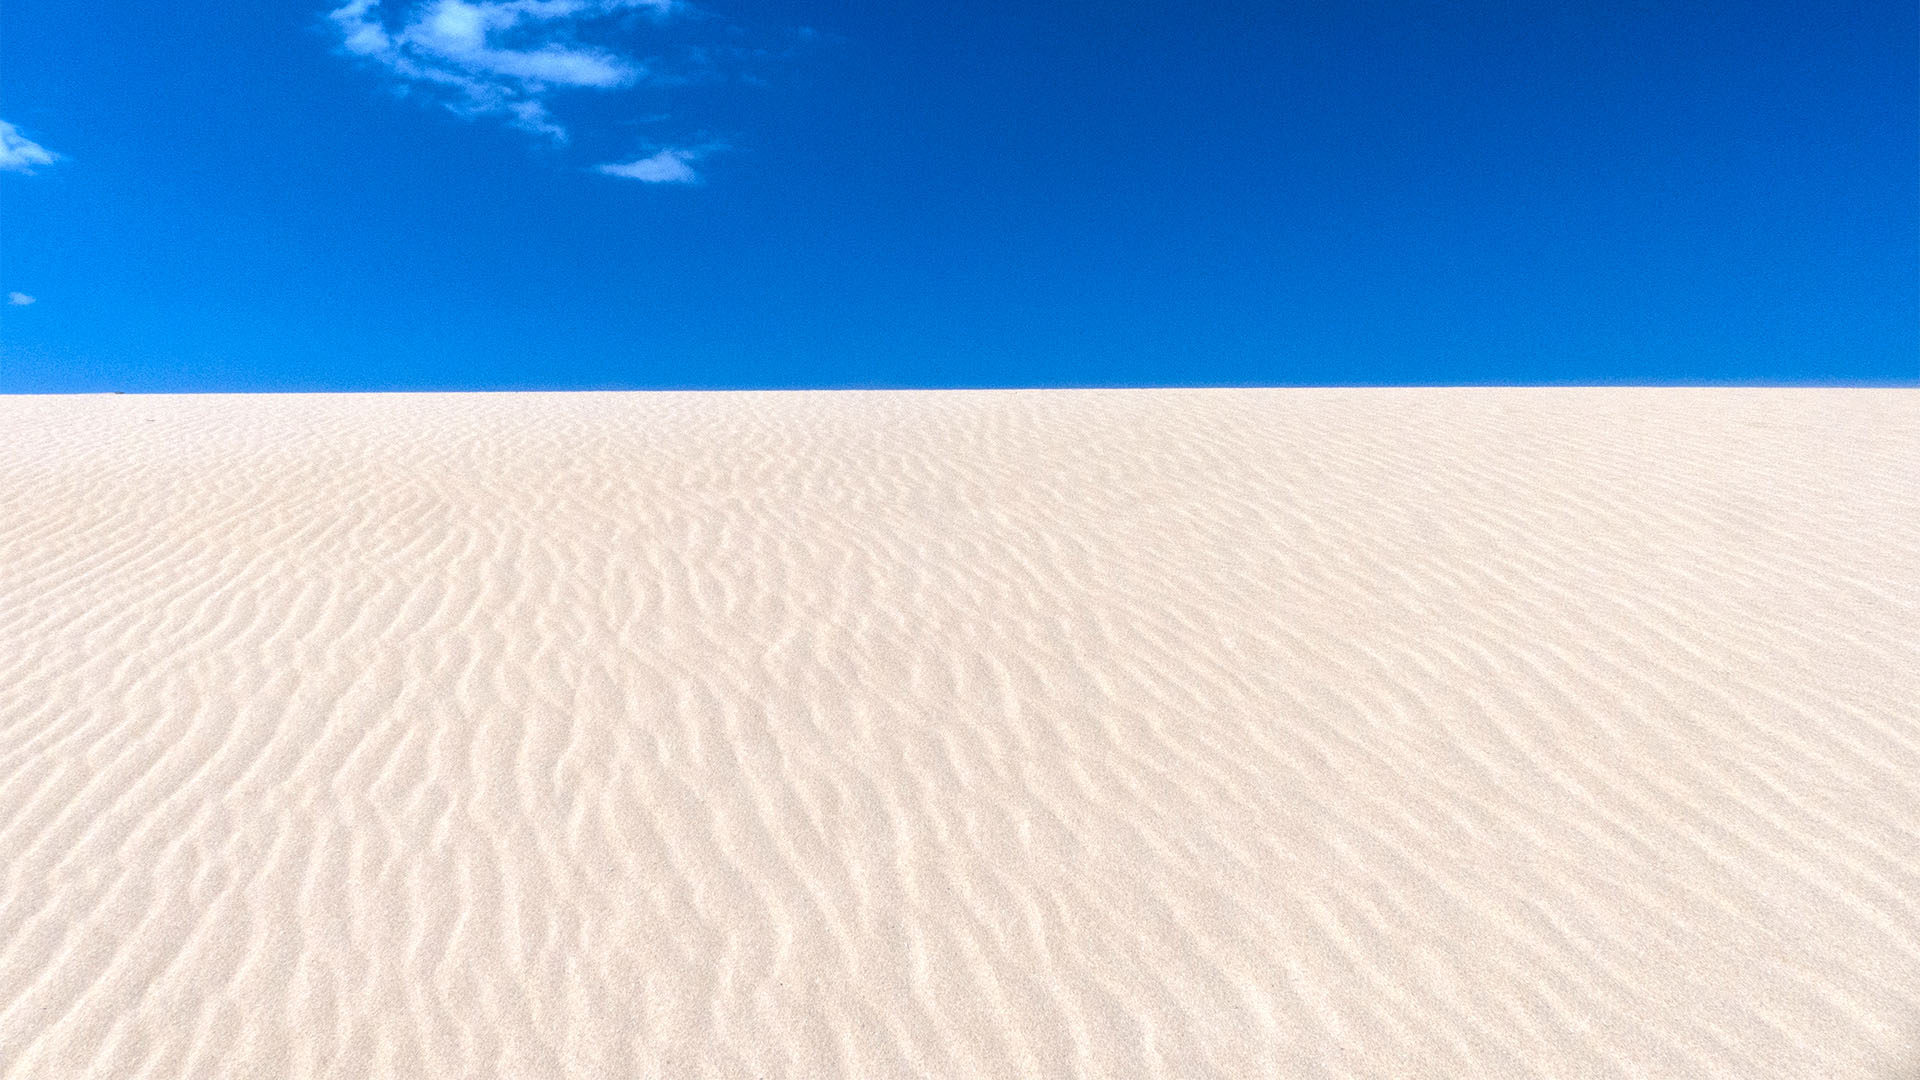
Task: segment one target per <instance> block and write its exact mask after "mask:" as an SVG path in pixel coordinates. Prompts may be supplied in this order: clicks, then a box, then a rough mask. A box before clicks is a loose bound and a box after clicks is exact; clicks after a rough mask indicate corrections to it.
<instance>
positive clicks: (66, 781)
mask: <svg viewBox="0 0 1920 1080" xmlns="http://www.w3.org/2000/svg"><path fill="white" fill-rule="evenodd" d="M0 1075H4V1076H5V1077H8V1078H27V1077H35V1078H38V1077H58V1078H72V1077H113V1078H129V1077H342V1078H359V1077H514V1078H539V1077H619V1078H629V1077H742V1078H746V1077H755V1078H763V1077H922V1076H924V1077H1013V1076H1020V1077H1467V1078H1495V1077H1556V1078H1599V1077H1728V1078H1742V1080H1754V1078H1763V1077H1796V1078H1800V1077H1806V1078H1822V1080H1835V1078H1852V1077H1859V1078H1876V1080H1878V1078H1895V1077H1902V1078H1905V1077H1914V1076H1920V391H1897V390H1895V391H1876V390H1751V389H1738V390H1734V389H1727V390H1682V389H1527V390H1519V389H1515V390H1443V389H1422V390H1195V391H1046V392H1039V391H1029V392H1018V391H1008V392H829V393H727V394H698V393H685V394H680V393H675V394H652V393H636V394H550V395H549V394H497V395H365V396H258V397H242V396H183V397H143V396H91V397H15V398H5V399H0Z"/></svg>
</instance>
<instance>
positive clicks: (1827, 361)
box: [0, 0, 1920, 392]
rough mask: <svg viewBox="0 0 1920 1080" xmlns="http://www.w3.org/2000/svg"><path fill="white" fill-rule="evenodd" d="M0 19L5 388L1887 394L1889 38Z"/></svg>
mask: <svg viewBox="0 0 1920 1080" xmlns="http://www.w3.org/2000/svg"><path fill="white" fill-rule="evenodd" d="M3 29H4V37H0V122H4V123H5V125H6V126H5V127H3V128H0V294H5V296H6V300H5V302H4V303H0V391H9V392H19V391H95V390H127V391H148V390H320V389H459V388H476V389H478V388H534V387H547V388H574V387H685V386H698V387H727V386H1044V385H1168V384H1325V383H1461V382H1467V383H1474V382H1496V383H1513V382H1520V383H1532V382H1548V383H1564V382H1720V381H1757V382H1852V381H1880V382H1886V381H1896V382H1898V381H1905V382H1912V381H1915V380H1916V379H1917V378H1920V175H1917V170H1920V118H1917V115H1916V114H1917V113H1920V110H1917V109H1916V101H1920V59H1917V57H1920V48H1916V42H1917V41H1920V15H1917V14H1916V6H1915V5H1914V4H1912V3H1911V2H1901V3H1848V2H1844V0H1843V2H1839V3H1835V4H1826V5H1809V4H1785V3H1767V2H1758V0H1749V2H1738V3H1735V2H1727V3H1710V2H1681V0H1619V2H1617V3H1609V4H1595V5H1585V4H1572V5H1569V4H1559V3H1554V4H1548V3H1539V4H1498V3H1474V2H1465V3H1461V2H1452V3H1438V2H1434V3H1427V2H1414V0H1408V2H1385V0H1378V2H1363V3H1341V2H1338V0H1334V2H1329V3H1320V4H1311V5H1309V4H1298V5H1294V4H1271V3H1267V4H1254V3H1238V2H1230V3H1212V4H1207V3H1202V4H1198V5H1195V4H1173V3H1144V2H1142V3H1128V2H1126V0H1119V2H1115V0H1107V2H1104V3H1098V4H1096V3H1086V2H1081V0H1050V2H1047V3H1042V4H1030V5H985V4H956V3H941V4H926V3H911V2H909V3H891V4H881V3H870V2H861V0H854V2H851V3H847V2H843V3H840V4H818V3H805V2H800V0H700V2H698V3H681V2H679V0H485V2H482V0H381V2H378V3H374V2H371V0H358V2H356V3H351V4H348V5H347V6H345V7H340V6H339V5H338V3H337V2H336V0H322V2H321V3H318V4H302V3H281V2H273V0H249V2H244V3H242V2H225V0H202V2H197V3H192V4H108V5H71V4H54V3H50V2H47V0H20V2H17V3H10V4H9V5H8V6H7V9H6V13H5V20H4V27H3ZM29 301H30V302H29Z"/></svg>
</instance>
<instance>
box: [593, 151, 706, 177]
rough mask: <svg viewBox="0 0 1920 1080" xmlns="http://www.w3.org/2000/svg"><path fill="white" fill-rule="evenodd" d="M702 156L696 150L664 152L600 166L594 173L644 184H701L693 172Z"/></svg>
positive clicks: (697, 174) (697, 175) (696, 174)
mask: <svg viewBox="0 0 1920 1080" xmlns="http://www.w3.org/2000/svg"><path fill="white" fill-rule="evenodd" d="M700 156H701V155H700V152H699V151H696V150H662V151H660V152H659V153H657V154H655V155H653V156H652V157H643V158H641V159H640V160H638V161H629V162H627V163H625V164H622V165H600V166H597V167H596V168H595V169H594V171H595V172H599V173H605V174H606V175H608V176H623V177H626V178H627V179H629V180H638V181H640V182H641V183H643V184H693V183H698V182H699V180H700V174H699V173H697V172H694V171H693V164H692V163H693V162H694V161H695V160H696V159H698V158H699V157H700Z"/></svg>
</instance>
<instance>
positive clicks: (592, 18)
mask: <svg viewBox="0 0 1920 1080" xmlns="http://www.w3.org/2000/svg"><path fill="white" fill-rule="evenodd" d="M678 6H679V5H678V0H392V2H391V3H389V2H388V0H348V3H346V4H344V5H343V6H341V7H338V8H336V9H334V10H333V11H332V12H330V13H329V14H328V16H327V18H328V21H329V22H331V23H332V24H333V26H334V28H335V29H336V30H337V31H338V32H339V34H340V43H341V45H342V47H344V48H345V49H346V51H347V52H349V53H351V54H353V55H355V56H359V57H363V58H365V59H367V60H370V61H372V62H374V63H377V64H379V65H381V66H382V67H384V68H386V69H387V71H388V72H389V73H390V74H392V75H395V76H398V77H399V78H400V79H401V81H402V84H403V85H405V86H407V87H410V88H411V87H419V88H421V89H423V90H426V91H427V92H429V93H433V94H437V95H438V96H440V97H441V99H442V100H443V101H444V103H445V104H446V105H447V106H448V107H449V108H451V109H453V110H454V111H455V112H458V113H462V114H465V115H469V116H498V117H501V118H503V119H505V120H506V121H507V122H508V123H510V124H512V125H514V126H515V127H518V128H521V129H523V130H526V131H530V132H534V133H536V134H540V135H545V136H548V137H549V138H552V139H554V140H555V141H565V139H566V137H567V132H566V129H565V128H564V127H562V126H561V125H560V124H559V123H558V122H557V121H556V120H554V118H553V115H552V113H551V112H550V111H549V109H548V99H549V98H550V97H551V96H552V95H553V94H554V93H555V92H556V91H561V90H612V89H618V88H620V87H626V86H632V85H634V84H635V83H638V82H640V81H642V80H644V79H646V78H647V76H648V71H647V67H646V65H645V64H643V63H641V62H640V61H639V60H638V59H636V58H634V57H632V56H630V55H628V54H626V53H624V52H621V51H619V50H618V49H616V48H614V47H612V46H611V45H610V44H592V43H588V42H587V41H585V40H583V39H590V38H596V37H597V38H600V39H603V40H604V39H609V38H611V39H615V40H617V39H618V38H619V37H620V36H621V35H620V32H621V31H623V30H630V29H631V23H632V22H633V21H634V20H635V19H637V18H640V17H644V16H648V15H651V16H653V17H655V18H659V17H663V16H665V15H668V14H669V13H671V12H672V11H674V10H675V8H677V7H678ZM389 8H392V9H394V12H393V14H392V16H391V17H390V15H389V12H388V9H389Z"/></svg>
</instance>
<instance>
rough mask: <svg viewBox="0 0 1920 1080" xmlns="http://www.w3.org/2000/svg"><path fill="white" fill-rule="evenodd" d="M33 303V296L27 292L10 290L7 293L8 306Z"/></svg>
mask: <svg viewBox="0 0 1920 1080" xmlns="http://www.w3.org/2000/svg"><path fill="white" fill-rule="evenodd" d="M31 303H33V297H31V296H28V295H27V294H26V293H23V292H10V293H8V294H7V306H8V307H26V306H27V305H28V304H31Z"/></svg>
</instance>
